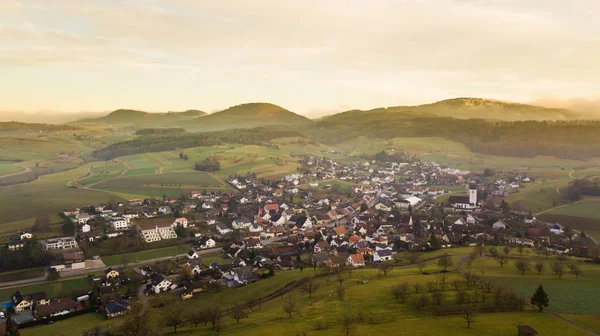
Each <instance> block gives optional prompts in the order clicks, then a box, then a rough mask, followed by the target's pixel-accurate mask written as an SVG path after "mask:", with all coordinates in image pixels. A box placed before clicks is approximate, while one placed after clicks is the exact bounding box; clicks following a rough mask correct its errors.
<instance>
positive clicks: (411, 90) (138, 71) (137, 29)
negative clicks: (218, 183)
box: [0, 0, 600, 115]
mask: <svg viewBox="0 0 600 336" xmlns="http://www.w3.org/2000/svg"><path fill="white" fill-rule="evenodd" d="M598 13H600V1H598V0H569V1H563V0H489V1H486V0H438V1H433V0H431V1H427V0H406V1H385V0H377V1H364V0H357V1H353V0H340V1H337V0H335V1H333V0H326V1H324V0H319V1H311V0H302V1H279V0H278V1H275V0H274V1H262V0H248V1H240V0H222V1H212V0H211V1H204V0H131V1H115V0H89V1H86V0H76V1H72V0H60V1H57V0H38V1H35V0H31V1H30V0H21V1H17V0H0V110H12V111H15V110H17V111H36V110H57V111H82V110H87V111H90V110H93V111H105V110H112V109H116V108H121V107H127V108H137V109H144V110H150V111H165V110H183V109H190V108H197V109H203V110H205V111H209V112H210V111H213V110H216V109H222V108H226V107H228V106H231V105H235V104H238V103H244V102H253V101H266V102H272V103H275V104H279V105H282V106H284V107H286V108H288V109H290V110H292V111H295V112H299V113H302V114H313V115H314V114H316V113H323V112H332V111H339V110H341V109H348V108H370V107H378V106H391V105H404V104H418V103H428V102H432V101H436V100H441V99H446V98H451V97H458V96H476V97H487V98H496V99H503V100H512V101H520V102H529V101H536V100H537V101H540V100H543V99H550V98H551V100H552V102H554V105H556V102H560V101H562V100H566V99H570V98H576V97H577V98H590V99H597V98H598V97H599V96H600V20H598V17H597V16H598ZM558 105H560V103H558Z"/></svg>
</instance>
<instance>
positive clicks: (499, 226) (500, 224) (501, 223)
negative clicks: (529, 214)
mask: <svg viewBox="0 0 600 336" xmlns="http://www.w3.org/2000/svg"><path fill="white" fill-rule="evenodd" d="M507 226H508V225H506V223H504V221H503V220H501V219H500V220H498V221H497V222H496V223H494V224H493V225H492V227H493V228H494V229H495V230H504V229H506V227H507Z"/></svg>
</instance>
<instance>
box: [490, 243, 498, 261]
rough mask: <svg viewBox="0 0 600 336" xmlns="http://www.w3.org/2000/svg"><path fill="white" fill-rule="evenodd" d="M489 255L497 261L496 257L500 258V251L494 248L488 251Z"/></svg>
mask: <svg viewBox="0 0 600 336" xmlns="http://www.w3.org/2000/svg"><path fill="white" fill-rule="evenodd" d="M488 254H489V255H490V257H492V258H494V260H495V259H496V257H498V250H497V249H496V248H495V247H493V246H492V247H490V248H489V249H488Z"/></svg>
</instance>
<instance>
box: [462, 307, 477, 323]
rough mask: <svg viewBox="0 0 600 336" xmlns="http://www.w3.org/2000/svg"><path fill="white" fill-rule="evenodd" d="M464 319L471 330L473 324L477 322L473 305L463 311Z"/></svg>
mask: <svg viewBox="0 0 600 336" xmlns="http://www.w3.org/2000/svg"><path fill="white" fill-rule="evenodd" d="M462 316H463V319H465V322H467V328H471V323H473V322H475V310H474V309H473V307H472V306H471V305H468V306H466V307H465V308H464V309H463V314H462Z"/></svg>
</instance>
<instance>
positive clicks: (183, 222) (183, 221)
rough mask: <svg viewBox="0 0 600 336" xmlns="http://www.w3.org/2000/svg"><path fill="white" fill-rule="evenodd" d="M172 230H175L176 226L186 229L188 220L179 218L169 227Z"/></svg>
mask: <svg viewBox="0 0 600 336" xmlns="http://www.w3.org/2000/svg"><path fill="white" fill-rule="evenodd" d="M171 226H172V227H173V228H176V227H178V226H181V227H183V228H187V227H188V220H187V218H185V217H179V218H177V219H176V220H175V221H174V222H173V224H172V225H171Z"/></svg>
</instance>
